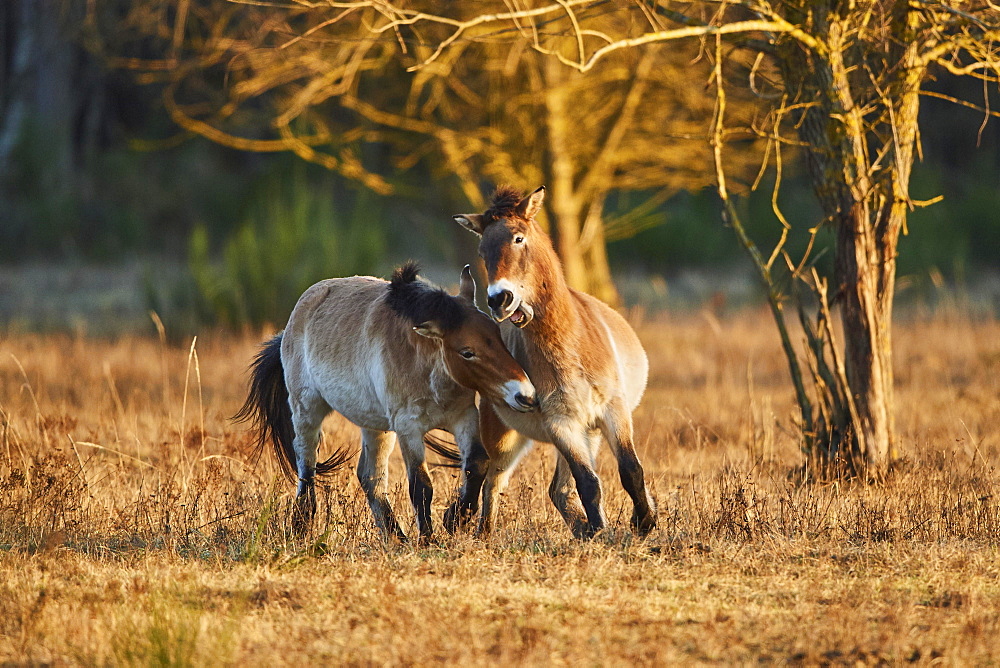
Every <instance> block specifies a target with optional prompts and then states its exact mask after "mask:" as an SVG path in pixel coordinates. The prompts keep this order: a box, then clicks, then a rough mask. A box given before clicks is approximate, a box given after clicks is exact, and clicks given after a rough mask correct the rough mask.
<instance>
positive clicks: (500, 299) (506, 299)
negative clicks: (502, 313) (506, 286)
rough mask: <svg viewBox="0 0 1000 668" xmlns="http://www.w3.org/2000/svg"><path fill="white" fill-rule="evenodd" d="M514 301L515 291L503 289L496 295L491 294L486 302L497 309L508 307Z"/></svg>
mask: <svg viewBox="0 0 1000 668" xmlns="http://www.w3.org/2000/svg"><path fill="white" fill-rule="evenodd" d="M512 301H514V293H512V292H511V291H510V290H501V291H500V292H498V293H496V294H495V295H490V296H489V298H487V300H486V303H487V304H489V305H490V308H491V309H493V310H494V311H497V310H503V309H505V308H507V307H508V306H510V303H511V302H512Z"/></svg>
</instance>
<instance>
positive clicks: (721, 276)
mask: <svg viewBox="0 0 1000 668" xmlns="http://www.w3.org/2000/svg"><path fill="white" fill-rule="evenodd" d="M180 12H183V15H181V16H179V15H178V14H179V13H180ZM268 21H272V22H274V21H283V22H284V23H282V24H281V25H280V26H279V27H278V29H274V25H273V23H272V24H268ZM269 25H270V28H269V30H270V32H267V31H265V30H264V29H263V28H262V27H261V26H265V27H266V26H269ZM178 26H181V28H178ZM275 33H278V34H284V35H285V36H286V38H288V39H290V38H292V36H293V35H295V34H301V33H302V28H301V27H299V30H298V33H296V24H295V22H294V17H291V18H289V17H288V16H287V15H286V16H282V17H280V18H275V16H274V15H273V14H269V13H268V10H267V9H266V8H261V7H250V6H246V5H234V4H231V3H224V2H216V1H208V0H206V1H205V2H200V1H199V0H191V1H190V2H183V1H182V2H176V3H175V2H170V3H154V2H144V1H143V0H133V1H127V0H109V1H107V2H100V3H97V2H88V1H85V0H61V1H59V0H50V1H42V0H4V1H3V2H0V321H2V326H3V327H4V328H6V329H8V330H9V329H11V328H14V329H63V328H69V329H76V330H80V331H86V332H89V333H111V332H115V331H120V330H123V329H145V330H146V331H152V327H153V325H152V323H151V320H150V318H149V317H148V312H149V311H150V310H153V311H155V312H156V313H157V314H159V317H160V318H161V319H162V321H163V322H164V323H166V326H167V329H168V330H169V331H170V333H171V334H173V335H179V334H182V333H187V332H191V331H193V330H195V329H196V328H197V327H199V326H203V325H206V324H222V325H227V326H234V327H241V326H245V325H248V324H249V325H260V324H263V323H272V324H278V326H280V324H281V323H282V322H283V319H284V317H286V316H287V313H288V312H289V311H290V309H291V307H292V305H293V304H294V301H295V299H296V298H297V296H298V294H299V293H300V292H301V290H302V289H304V288H305V287H306V286H308V285H309V284H311V283H312V282H314V281H315V280H318V279H320V278H323V277H327V276H335V275H349V274H354V273H372V274H376V275H386V274H387V273H388V272H389V271H390V270H391V268H392V266H393V265H394V264H396V263H398V262H400V261H402V260H404V259H406V258H416V259H418V260H420V261H422V262H423V263H424V264H425V265H426V266H427V267H428V272H427V273H428V274H429V275H430V276H431V277H432V278H434V279H436V280H438V281H440V282H443V283H454V282H455V281H456V280H457V276H458V269H459V268H460V267H461V266H462V265H463V264H465V263H466V262H470V261H471V260H472V259H473V258H475V245H474V238H473V237H472V235H468V234H465V233H463V232H461V231H460V230H459V229H458V227H457V226H456V225H454V223H452V221H451V215H452V214H455V213H459V212H466V211H472V210H477V209H479V208H480V207H481V206H482V204H483V201H484V197H485V195H487V194H488V192H489V191H490V190H491V189H492V187H493V186H495V185H497V184H498V183H502V182H509V183H513V184H514V185H516V186H518V187H521V188H526V189H527V188H534V187H536V186H537V185H540V184H542V183H544V184H545V185H547V186H549V188H550V202H551V204H550V205H549V207H550V208H549V210H548V212H547V214H548V215H547V220H548V223H549V225H550V226H551V228H552V230H553V232H554V233H555V234H556V235H557V237H558V238H559V240H560V244H561V245H560V249H561V250H563V249H565V248H567V247H570V246H572V247H576V248H579V249H580V252H579V253H578V254H577V255H576V259H575V260H573V259H572V258H569V257H564V260H566V261H567V271H568V272H570V273H573V272H576V273H577V274H578V277H577V279H576V281H575V282H576V284H581V281H586V280H589V277H591V276H593V277H596V279H598V282H596V283H594V284H593V285H592V286H590V288H591V290H592V291H593V292H595V293H598V294H600V296H602V297H604V298H605V299H607V300H609V301H613V302H619V303H624V304H628V305H631V304H638V305H641V306H642V307H644V308H646V309H649V310H657V309H662V308H666V307H670V308H683V307H689V306H698V305H700V304H702V303H706V302H710V303H712V304H714V305H715V306H716V307H717V308H721V307H723V306H727V307H731V306H738V305H741V304H745V303H748V302H755V301H756V300H757V298H758V297H757V295H756V293H755V288H754V283H753V280H752V278H751V273H750V271H749V270H748V268H747V264H746V260H745V257H744V255H745V254H744V252H743V250H742V249H740V247H739V245H738V244H737V243H736V240H735V238H734V237H733V233H732V231H731V230H729V229H727V228H726V227H725V226H724V225H723V224H722V222H721V219H720V215H719V203H718V201H717V196H716V195H715V193H714V190H713V189H712V188H711V187H710V186H711V184H712V166H711V157H710V153H709V149H708V142H707V136H708V133H709V125H710V121H711V112H712V104H713V102H714V97H713V94H712V93H711V92H710V91H709V90H707V88H706V82H707V80H708V73H709V69H710V66H709V65H708V64H706V63H705V62H704V57H703V55H700V54H699V49H698V45H697V44H695V43H692V44H685V45H679V44H678V45H673V46H671V47H670V48H669V49H660V50H652V49H651V50H650V51H649V52H647V55H645V56H643V57H639V56H635V55H623V56H622V58H621V59H618V60H615V59H608V61H609V62H608V64H607V66H605V67H602V68H599V69H595V70H594V71H593V72H589V73H587V74H583V75H581V74H575V75H571V74H570V72H569V71H568V70H567V69H566V68H561V67H560V66H559V65H558V64H557V63H555V61H554V60H553V59H548V60H547V61H546V60H545V59H542V58H540V57H538V56H537V55H535V56H533V55H532V54H530V53H527V54H525V53H522V54H518V55H517V57H516V58H515V57H514V56H511V54H508V53H505V52H504V51H503V50H502V49H499V48H496V47H491V45H490V44H489V43H488V42H487V43H477V44H469V45H467V46H466V47H463V49H464V50H465V51H472V50H476V51H475V52H473V53H465V55H464V57H463V58H462V59H461V60H460V61H459V60H458V59H457V57H456V62H454V63H452V64H451V68H452V69H451V70H450V71H449V72H448V73H447V74H446V75H443V76H438V77H434V76H425V77H423V78H421V77H419V76H414V75H411V74H409V73H407V72H406V71H405V69H404V66H403V64H402V63H396V62H391V61H390V60H389V59H387V58H385V57H382V58H381V59H380V58H379V57H378V54H374V55H373V56H372V57H370V58H369V59H368V60H366V61H365V62H366V63H369V65H366V66H365V67H366V69H365V72H364V76H360V77H357V78H356V80H355V82H354V83H353V84H352V87H351V88H349V89H345V90H343V91H341V92H340V94H338V95H335V96H331V98H330V99H329V100H328V101H325V102H323V103H322V104H320V105H315V106H313V107H311V109H310V113H311V117H310V122H311V123H312V125H310V127H309V128H308V129H305V128H303V129H302V130H301V131H302V132H303V133H306V134H308V132H313V131H314V130H315V128H322V129H323V131H322V132H314V133H313V135H312V136H314V137H316V140H315V142H314V143H310V144H303V143H301V142H299V143H298V144H294V145H293V144H292V143H290V142H285V143H284V144H283V143H282V142H281V141H280V140H274V139H270V138H269V137H270V136H271V135H273V134H274V132H275V128H276V127H279V126H280V119H277V120H276V119H275V117H274V116H275V112H274V109H275V108H276V107H275V106H273V105H272V104H271V102H270V101H269V97H268V95H272V94H275V93H274V90H276V89H275V88H274V86H275V83H274V82H275V81H276V80H282V78H285V79H287V82H293V81H294V80H295V77H296V76H298V75H297V74H296V72H295V69H296V68H302V67H307V66H310V65H309V63H308V61H307V58H310V57H312V58H315V59H318V60H322V61H323V63H325V64H329V63H331V62H335V61H336V59H337V57H338V55H337V54H338V53H339V52H337V51H336V49H337V48H338V45H337V44H335V43H323V44H318V43H317V44H307V45H305V46H306V48H303V49H300V50H298V51H296V52H295V55H294V57H292V56H291V55H289V57H288V59H287V62H284V63H283V65H287V67H286V68H284V69H282V67H277V66H276V65H275V61H274V60H273V59H272V60H270V61H268V67H267V68H264V67H263V66H260V65H259V64H257V63H256V62H255V61H254V58H255V57H257V56H258V55H259V54H262V53H272V54H273V52H274V48H273V47H274V45H273V44H265V43H264V41H263V40H265V39H266V38H267V37H266V36H267V35H271V36H273V35H274V34H275ZM225 35H228V37H226V38H225V39H223V36H225ZM234 35H235V36H236V37H234ZM262 35H264V36H265V37H262ZM264 47H268V48H267V49H265V48H264ZM289 53H290V51H289ZM512 63H513V64H512ZM239 68H244V69H245V70H252V69H254V68H257V70H259V73H258V74H256V75H255V76H256V78H254V77H253V76H243V77H241V78H240V79H239V82H240V85H242V86H244V87H246V86H249V85H251V84H253V83H254V82H255V81H256V82H258V83H259V85H260V91H258V92H256V93H255V92H249V93H248V92H246V91H245V90H242V89H241V90H242V92H240V90H236V89H235V88H234V86H235V84H234V83H233V81H231V80H230V74H231V73H233V72H234V71H235V70H237V69H239ZM651 72H653V73H655V76H651V75H650V73H651ZM260 73H264V74H260ZM244 74H245V73H244ZM265 75H266V76H265ZM267 77H270V80H266V81H264V79H267ZM262 81H263V83H261V82H262ZM654 82H655V83H654ZM970 87H971V88H970ZM931 88H932V90H933V91H935V92H937V93H940V94H941V95H943V96H946V97H947V96H952V97H957V98H961V99H966V100H977V99H978V100H983V99H984V95H985V96H986V99H987V101H989V102H991V106H992V108H1000V97H998V95H997V91H983V90H982V89H981V84H977V83H975V81H974V80H969V81H962V80H958V79H955V78H953V77H951V76H950V75H948V74H947V73H945V72H943V71H942V72H940V73H938V78H937V80H936V81H935V82H934V84H933V85H932V87H931ZM258 93H259V94H258ZM284 94H287V93H284ZM234 95H235V96H236V97H239V96H240V95H242V97H241V98H240V102H241V103H243V104H241V105H240V106H239V107H237V106H234V105H233V104H232V100H233V96H234ZM736 104H737V105H742V111H741V112H740V111H738V112H737V113H743V114H744V115H746V116H747V117H751V116H752V115H753V113H754V104H755V101H754V100H753V96H752V95H749V94H748V95H747V97H746V99H744V100H742V101H737V102H736ZM296 122H304V121H301V119H299V120H297V121H296ZM286 125H287V124H286ZM921 127H923V128H925V129H926V128H933V130H934V132H933V133H927V132H926V130H925V134H924V136H923V137H922V141H921V146H922V152H923V159H922V161H920V162H919V163H918V164H917V165H916V167H915V170H914V175H913V181H912V192H913V196H914V199H922V200H929V199H932V198H935V197H937V196H938V195H941V196H943V200H942V201H940V202H939V203H937V204H934V205H933V206H930V207H927V208H920V209H917V210H915V211H914V212H913V213H912V214H911V216H910V218H909V222H908V226H909V230H908V232H909V233H908V235H907V236H906V237H905V238H904V239H903V240H902V242H901V243H900V258H899V275H900V282H899V291H898V296H899V299H900V300H908V301H909V302H910V303H918V304H931V305H933V304H934V302H935V300H938V299H940V298H941V295H942V294H946V293H947V294H956V293H958V294H962V295H964V296H966V297H968V298H969V299H970V303H973V304H974V305H975V308H977V309H981V310H983V311H984V312H987V313H989V314H991V315H995V314H997V313H998V312H1000V278H998V276H1000V130H998V123H997V121H996V119H993V120H991V121H989V122H986V120H985V117H984V114H983V113H982V112H979V111H975V110H973V109H969V108H965V107H962V106H956V105H953V104H951V103H949V102H947V101H945V100H942V99H938V98H935V97H928V98H926V99H925V100H924V102H923V105H922V108H921ZM279 129H280V128H279ZM206 135H207V136H208V137H209V138H206ZM747 143H748V151H747V156H746V158H745V164H740V163H741V161H742V160H743V159H741V158H739V157H737V158H736V159H735V160H734V163H735V164H734V165H733V171H734V173H736V174H739V175H741V178H742V181H743V188H742V192H741V193H740V200H739V202H740V204H739V205H740V207H741V208H742V210H743V214H744V216H743V217H744V220H745V221H746V223H747V225H748V227H749V228H750V231H751V233H752V234H753V235H755V236H756V238H758V239H762V240H764V241H762V242H761V243H760V245H761V246H763V247H767V240H768V239H772V240H773V239H776V238H777V236H778V235H779V233H780V226H779V225H778V223H777V222H776V220H775V218H774V215H773V213H772V211H771V208H772V205H771V192H772V190H771V185H770V183H773V179H774V176H773V174H772V173H770V172H769V173H767V174H765V175H764V177H763V179H762V180H761V181H760V183H759V186H758V187H757V188H756V189H752V188H751V187H750V185H751V184H753V183H754V182H755V181H756V180H757V173H758V170H759V162H755V160H756V161H759V159H760V158H759V155H760V152H759V151H751V150H750V149H749V144H750V143H751V142H750V140H749V139H748V140H747ZM609 146H611V147H612V148H613V149H614V150H613V151H611V150H610V149H609V148H608V147H609ZM247 149H249V150H247ZM262 149H263V150H262ZM609 154H610V155H611V156H612V157H611V158H606V156H607V155H609ZM602 170H603V171H602ZM804 171H805V170H804V168H803V167H802V166H801V165H800V164H798V163H797V162H792V163H790V164H785V165H784V171H783V176H782V188H781V191H780V199H781V205H782V208H783V211H784V213H785V215H786V216H787V217H788V218H789V219H790V220H795V221H806V222H805V223H804V224H803V225H802V227H808V226H810V225H814V224H816V223H817V222H818V221H819V218H820V214H819V213H818V207H817V206H816V205H815V203H814V202H813V199H812V194H811V192H810V189H809V185H808V183H807V179H806V177H805V175H804V174H802V173H803V172H804ZM566 174H570V175H575V177H576V180H575V181H574V179H573V178H569V180H568V181H567V180H566V178H565V176H566ZM769 179H770V182H769ZM569 183H572V184H573V185H574V187H573V188H570V187H569V186H568V185H566V184H569ZM564 220H571V221H572V224H568V225H566V226H563V224H562V223H560V221H564ZM801 236H802V238H801V239H799V240H796V239H793V240H792V244H793V245H794V244H795V243H802V244H804V243H805V241H806V235H805V234H804V233H803V234H802V235H801ZM821 240H822V239H821ZM605 249H606V253H605V252H604V250H605ZM608 272H609V273H610V275H612V276H614V279H615V281H614V285H615V286H617V290H614V289H612V290H611V291H610V292H606V291H605V292H602V291H604V290H606V286H604V285H602V284H601V283H600V282H599V279H600V278H601V275H602V273H608ZM584 285H585V284H584Z"/></svg>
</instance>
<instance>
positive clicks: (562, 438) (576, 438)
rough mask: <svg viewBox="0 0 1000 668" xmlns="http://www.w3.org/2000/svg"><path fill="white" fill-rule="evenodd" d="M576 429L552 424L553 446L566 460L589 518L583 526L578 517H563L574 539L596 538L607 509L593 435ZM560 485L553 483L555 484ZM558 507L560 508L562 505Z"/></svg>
mask: <svg viewBox="0 0 1000 668" xmlns="http://www.w3.org/2000/svg"><path fill="white" fill-rule="evenodd" d="M575 427H576V425H573V424H555V425H551V430H552V433H553V434H554V435H555V439H554V440H553V445H555V446H556V449H557V450H559V454H560V455H561V457H560V461H562V460H565V462H566V466H567V467H568V468H569V472H570V474H572V476H573V480H574V481H575V482H576V491H577V494H579V495H580V503H581V505H582V506H583V511H584V513H585V514H586V516H587V521H586V523H579V522H577V521H575V520H576V518H574V517H572V516H567V515H566V514H563V518H564V519H565V520H566V523H567V524H569V526H570V529H571V530H572V531H573V535H574V536H576V537H577V538H592V537H593V536H594V535H595V534H596V533H597V532H598V531H601V530H602V529H604V527H605V525H606V524H607V521H606V520H605V518H604V509H603V507H602V506H601V480H600V478H598V477H597V472H596V471H595V470H594V464H593V456H592V454H591V447H590V436H589V434H588V433H587V431H586V430H582V429H579V428H575ZM559 475H560V471H559V462H557V463H556V476H559ZM562 475H565V474H562ZM556 482H557V481H556V480H553V484H556ZM550 489H551V487H550ZM556 507H557V508H558V505H557V506H556Z"/></svg>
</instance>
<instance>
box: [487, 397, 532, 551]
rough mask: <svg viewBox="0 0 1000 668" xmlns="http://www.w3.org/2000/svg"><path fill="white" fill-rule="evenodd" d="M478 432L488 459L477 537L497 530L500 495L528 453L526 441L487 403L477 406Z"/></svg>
mask: <svg viewBox="0 0 1000 668" xmlns="http://www.w3.org/2000/svg"><path fill="white" fill-rule="evenodd" d="M479 432H480V436H481V437H482V444H483V448H484V449H485V450H486V453H487V454H488V455H489V467H488V469H487V473H486V479H485V480H484V481H483V510H482V515H481V516H480V518H479V530H478V533H479V535H480V536H488V535H489V534H490V533H491V532H492V531H493V527H494V526H496V520H497V516H498V514H499V511H500V495H501V494H502V493H503V491H504V489H506V488H507V483H508V482H509V481H510V475H511V473H513V471H514V467H515V466H516V465H517V462H518V460H519V459H520V458H521V456H522V455H523V454H524V453H525V452H526V451H527V449H528V448H527V446H528V439H526V438H524V437H523V436H521V435H520V434H518V433H517V432H516V431H514V430H512V429H508V428H507V426H506V425H504V423H503V422H502V421H501V420H500V417H499V416H498V415H497V414H496V413H495V412H494V411H493V407H492V406H491V405H490V404H489V402H485V401H484V402H482V403H481V404H480V406H479Z"/></svg>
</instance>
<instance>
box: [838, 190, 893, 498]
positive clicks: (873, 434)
mask: <svg viewBox="0 0 1000 668" xmlns="http://www.w3.org/2000/svg"><path fill="white" fill-rule="evenodd" d="M861 209H863V207H861V206H856V207H854V211H853V212H847V213H848V215H847V216H845V217H844V219H843V220H842V221H841V222H840V224H839V225H838V226H837V246H836V268H835V272H836V276H835V278H836V285H837V286H838V289H839V291H840V292H839V294H838V296H837V297H838V299H839V303H840V315H841V322H842V323H843V326H844V339H845V340H844V358H845V366H846V371H847V384H848V387H849V388H850V392H851V394H852V397H853V399H854V402H853V403H854V406H855V407H856V411H857V415H856V416H854V419H853V420H851V421H850V422H849V423H853V429H854V430H855V431H856V432H857V433H854V434H844V435H843V437H844V440H847V441H848V442H850V441H851V440H853V442H854V444H855V445H854V448H853V449H856V451H854V452H850V453H843V454H844V455H846V456H847V457H848V458H849V461H850V463H851V465H852V468H854V469H855V470H858V471H863V472H864V473H865V474H866V475H867V476H868V477H870V478H874V479H879V478H882V477H883V476H884V475H885V474H886V472H887V471H888V467H889V463H890V460H891V455H892V443H893V438H894V434H893V418H892V407H893V405H894V404H893V371H892V337H891V333H892V297H893V291H894V284H895V276H896V247H895V243H893V244H891V247H887V245H886V244H884V243H882V242H880V241H879V239H878V238H877V236H876V235H875V234H873V229H872V225H871V221H869V220H868V219H867V217H866V216H863V215H858V213H859V212H860V210H861ZM852 437H853V438H852ZM841 445H844V444H841Z"/></svg>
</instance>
